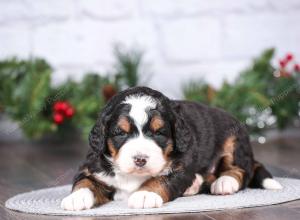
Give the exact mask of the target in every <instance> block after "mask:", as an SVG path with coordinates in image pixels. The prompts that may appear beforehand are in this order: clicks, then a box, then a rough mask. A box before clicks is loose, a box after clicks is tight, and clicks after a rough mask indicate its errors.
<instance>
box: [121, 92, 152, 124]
mask: <svg viewBox="0 0 300 220" xmlns="http://www.w3.org/2000/svg"><path fill="white" fill-rule="evenodd" d="M123 103H125V104H130V105H131V109H130V112H129V115H130V117H132V118H133V119H134V121H135V123H137V124H138V125H140V126H142V125H144V124H145V123H146V122H147V119H148V115H147V110H149V109H154V108H155V107H156V101H155V100H154V99H153V98H152V97H151V96H146V95H142V96H140V95H131V96H128V97H127V98H126V99H125V101H124V102H123Z"/></svg>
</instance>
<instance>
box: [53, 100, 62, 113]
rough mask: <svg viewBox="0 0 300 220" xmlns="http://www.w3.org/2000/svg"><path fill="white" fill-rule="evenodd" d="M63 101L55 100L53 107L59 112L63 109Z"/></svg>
mask: <svg viewBox="0 0 300 220" xmlns="http://www.w3.org/2000/svg"><path fill="white" fill-rule="evenodd" d="M61 103H62V102H55V103H54V105H53V109H54V111H56V112H58V111H60V110H61Z"/></svg>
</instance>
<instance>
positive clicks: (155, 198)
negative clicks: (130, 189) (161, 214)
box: [128, 191, 163, 209]
mask: <svg viewBox="0 0 300 220" xmlns="http://www.w3.org/2000/svg"><path fill="white" fill-rule="evenodd" d="M162 205H163V200H162V198H161V197H160V195H158V194H156V193H154V192H148V191H137V192H134V193H133V194H131V196H130V197H129V199H128V207H129V208H134V209H147V208H159V207H161V206H162Z"/></svg>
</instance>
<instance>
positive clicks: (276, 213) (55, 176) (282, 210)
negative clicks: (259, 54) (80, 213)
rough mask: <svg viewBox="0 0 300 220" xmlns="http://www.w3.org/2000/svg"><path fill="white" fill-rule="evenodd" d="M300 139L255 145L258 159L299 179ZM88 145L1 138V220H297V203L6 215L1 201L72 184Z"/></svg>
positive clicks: (299, 212) (278, 173)
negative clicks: (191, 210) (124, 213)
mask: <svg viewBox="0 0 300 220" xmlns="http://www.w3.org/2000/svg"><path fill="white" fill-rule="evenodd" d="M299 143H300V136H298V137H297V136H285V137H280V138H277V139H274V140H273V141H270V142H268V143H267V144H264V145H258V144H254V146H253V148H254V152H255V155H256V158H257V159H258V160H260V161H262V162H264V163H265V164H267V166H268V168H269V169H270V170H271V171H272V172H273V174H274V175H276V176H287V177H296V178H299V177H300V172H299V169H300V158H299V156H300V146H299ZM86 149H87V145H86V143H82V142H80V141H74V142H73V143H64V144H61V143H60V144H59V143H45V142H36V143H30V142H25V143H24V142H22V143H11V142H10V143H8V142H6V143H5V142H3V141H2V142H1V140H0V172H1V178H0V219H1V220H2V219H15V220H21V219H64V220H67V219H146V220H152V219H188V220H193V219H203V220H204V219H205V220H206V219H208V220H209V219H226V220H227V219H228V220H229V219H230V220H235V219H249V220H250V219H251V220H258V219H265V220H276V219H300V200H298V201H294V202H290V203H285V204H281V205H275V206H268V207H260V208H248V209H237V210H226V211H215V212H202V213H195V214H176V215H175V214H173V215H171V214H164V215H140V216H130V217H111V218H95V217H91V218H88V217H85V218H83V217H65V216H61V217H51V216H38V215H28V214H22V213H18V212H13V211H9V210H7V209H6V208H4V202H5V200H6V199H8V198H9V197H11V196H13V195H15V194H17V193H21V192H26V191H29V190H34V189H39V188H45V187H53V186H58V185H63V184H67V183H70V182H71V179H72V177H73V175H74V173H75V172H76V169H77V166H78V164H79V163H80V161H82V160H83V158H84V155H85V152H86Z"/></svg>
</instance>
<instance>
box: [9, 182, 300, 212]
mask: <svg viewBox="0 0 300 220" xmlns="http://www.w3.org/2000/svg"><path fill="white" fill-rule="evenodd" d="M276 179H277V180H278V181H279V182H280V183H281V184H282V186H283V189H282V190H278V191H272V190H262V189H246V190H243V191H240V192H239V193H236V194H234V195H228V196H214V195H197V196H191V197H182V198H178V199H176V200H175V201H173V202H169V203H166V204H164V206H163V207H161V208H154V209H130V208H127V205H126V202H125V201H124V202H119V201H118V202H117V201H114V202H110V203H108V204H105V205H103V206H101V207H98V208H94V209H90V210H84V211H64V210H62V209H61V208H60V202H61V200H62V198H64V197H65V196H67V195H68V194H69V193H70V190H71V186H60V187H55V188H48V189H41V190H36V191H32V192H28V193H23V194H19V195H16V196H14V197H12V198H10V199H9V200H7V201H6V203H5V206H6V207H7V208H9V209H12V210H16V211H21V212H26V213H34V214H46V215H79V216H112V215H137V214H158V213H183V212H202V211H211V210H222V209H233V208H243V207H255V206H265V205H272V204H279V203H283V202H288V201H292V200H297V199H300V180H298V179H289V178H276Z"/></svg>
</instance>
